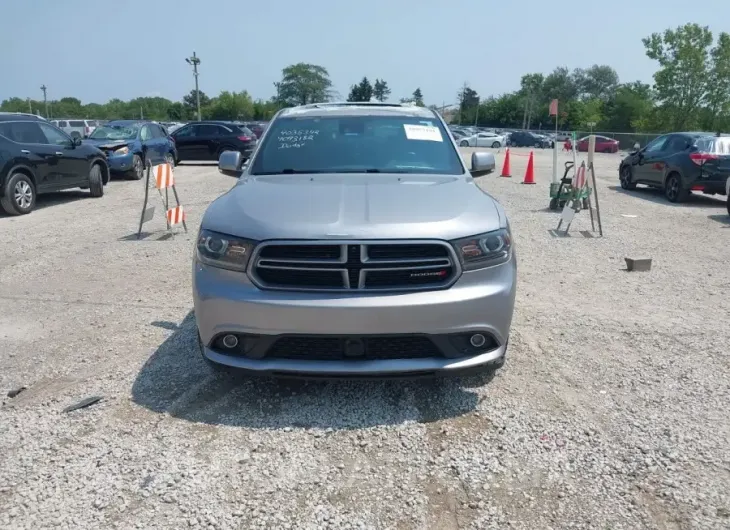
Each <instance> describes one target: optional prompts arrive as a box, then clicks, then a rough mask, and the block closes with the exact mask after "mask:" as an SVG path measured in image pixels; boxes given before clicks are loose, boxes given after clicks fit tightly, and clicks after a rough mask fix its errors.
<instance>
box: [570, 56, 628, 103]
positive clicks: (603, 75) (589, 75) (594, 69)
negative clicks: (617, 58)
mask: <svg viewBox="0 0 730 530" xmlns="http://www.w3.org/2000/svg"><path fill="white" fill-rule="evenodd" d="M573 78H574V80H575V81H576V85H577V88H578V89H579V90H580V92H581V93H582V95H583V96H584V97H586V98H588V99H592V98H593V99H600V100H602V101H607V100H608V99H609V98H610V97H611V96H612V95H613V93H614V92H615V91H616V88H617V87H618V84H619V79H618V74H617V73H616V70H614V69H613V68H612V67H610V66H607V65H597V64H594V65H593V66H591V67H590V68H588V69H587V70H575V71H574V72H573Z"/></svg>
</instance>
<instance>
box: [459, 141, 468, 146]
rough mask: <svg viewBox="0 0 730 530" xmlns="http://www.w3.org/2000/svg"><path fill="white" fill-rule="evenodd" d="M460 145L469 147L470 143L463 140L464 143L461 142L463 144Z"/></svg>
mask: <svg viewBox="0 0 730 530" xmlns="http://www.w3.org/2000/svg"><path fill="white" fill-rule="evenodd" d="M459 145H460V146H461V147H469V142H467V141H466V140H462V141H461V143H460V144H459Z"/></svg>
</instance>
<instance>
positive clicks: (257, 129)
mask: <svg viewBox="0 0 730 530" xmlns="http://www.w3.org/2000/svg"><path fill="white" fill-rule="evenodd" d="M243 126H244V127H246V128H247V129H249V130H250V131H251V132H252V133H254V135H255V136H256V139H259V138H261V135H262V134H264V131H266V122H255V121H250V122H246V123H244V124H243Z"/></svg>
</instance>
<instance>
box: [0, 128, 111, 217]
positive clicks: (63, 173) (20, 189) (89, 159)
mask: <svg viewBox="0 0 730 530" xmlns="http://www.w3.org/2000/svg"><path fill="white" fill-rule="evenodd" d="M107 182H109V167H108V165H107V162H106V159H105V157H104V153H102V152H101V151H100V150H99V149H97V148H96V147H94V146H91V145H84V144H83V143H82V142H81V140H80V139H78V138H71V137H70V136H69V135H67V134H66V133H65V132H63V131H62V130H60V129H59V128H57V127H55V126H54V125H52V124H50V123H49V122H47V121H46V120H44V119H43V118H39V117H38V116H33V115H23V114H4V113H0V209H1V210H2V211H4V212H5V213H6V214H8V215H23V214H27V213H30V212H31V211H32V210H33V208H34V207H35V204H36V198H37V196H38V195H41V194H43V193H50V192H56V191H62V190H66V189H71V188H84V189H88V190H89V193H90V195H91V196H92V197H101V196H103V195H104V186H105V185H106V184H107Z"/></svg>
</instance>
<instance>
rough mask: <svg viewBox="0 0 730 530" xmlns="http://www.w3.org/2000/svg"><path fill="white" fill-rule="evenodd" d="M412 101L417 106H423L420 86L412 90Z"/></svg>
mask: <svg viewBox="0 0 730 530" xmlns="http://www.w3.org/2000/svg"><path fill="white" fill-rule="evenodd" d="M413 102H414V103H415V104H416V105H418V106H419V107H425V105H424V103H423V93H422V92H421V89H420V88H417V89H416V90H414V91H413Z"/></svg>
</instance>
